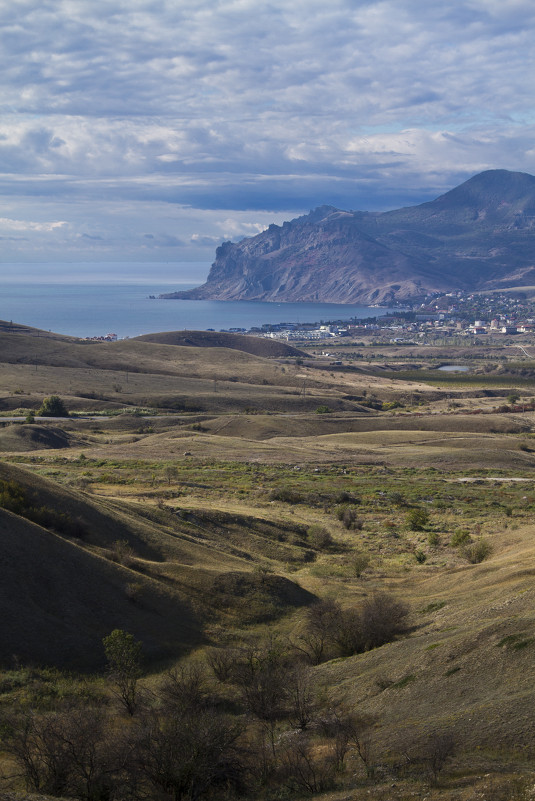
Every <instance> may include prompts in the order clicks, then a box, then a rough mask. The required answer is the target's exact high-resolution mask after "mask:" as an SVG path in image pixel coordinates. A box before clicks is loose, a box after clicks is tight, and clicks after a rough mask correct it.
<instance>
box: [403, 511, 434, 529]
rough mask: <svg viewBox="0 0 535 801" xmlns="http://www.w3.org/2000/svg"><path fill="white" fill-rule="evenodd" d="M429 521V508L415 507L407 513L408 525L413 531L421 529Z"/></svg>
mask: <svg viewBox="0 0 535 801" xmlns="http://www.w3.org/2000/svg"><path fill="white" fill-rule="evenodd" d="M428 523H429V512H428V511H427V509H420V507H415V508H414V509H411V510H410V512H409V513H408V515H407V526H408V527H409V528H410V530H411V531H421V530H422V529H423V528H424V527H425V526H426V525H427V524H428Z"/></svg>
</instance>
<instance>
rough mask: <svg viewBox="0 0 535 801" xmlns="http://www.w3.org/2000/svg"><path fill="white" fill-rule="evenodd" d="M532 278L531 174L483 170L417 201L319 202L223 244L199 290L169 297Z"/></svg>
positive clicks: (404, 294)
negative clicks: (375, 208)
mask: <svg viewBox="0 0 535 801" xmlns="http://www.w3.org/2000/svg"><path fill="white" fill-rule="evenodd" d="M534 282H535V177H534V176H532V175H528V174H527V173H521V172H509V171H508V170H487V171H485V172H482V173H479V174H478V175H475V176H473V177H472V178H470V179H469V180H468V181H465V182H464V183H463V184H461V185H460V186H458V187H456V188H455V189H452V190H450V191H449V192H446V193H445V194H444V195H441V196H440V197H438V198H436V199H435V200H432V201H430V202H428V203H423V204H421V205H419V206H411V207H408V208H404V209H398V210H395V211H389V212H383V213H377V212H374V213H371V212H350V211H343V210H341V209H337V208H335V207H334V206H319V207H318V208H316V209H314V210H313V211H311V212H310V213H309V214H307V215H305V216H303V217H299V218H297V219H295V220H292V221H290V222H285V223H284V224H283V225H282V226H275V225H272V226H269V228H268V229H267V230H266V231H264V232H262V233H261V234H257V235H256V236H254V237H250V238H247V239H243V240H242V241H241V242H239V243H237V244H233V243H231V242H228V243H225V245H224V247H220V248H218V250H217V253H216V260H215V262H214V264H213V265H212V269H211V271H210V275H209V276H208V280H207V282H206V284H205V285H204V286H202V287H198V288H197V289H194V290H190V291H189V292H177V293H173V294H172V295H168V296H167V297H179V298H191V299H215V300H262V301H277V302H281V301H282V302H288V301H293V302H299V301H306V302H311V301H312V302H314V301H316V302H330V303H365V304H370V303H391V302H393V301H396V300H399V301H405V300H415V299H417V298H421V297H422V296H423V295H426V294H428V293H433V292H439V291H450V290H455V289H461V290H462V289H464V290H469V291H474V290H475V291H477V290H485V289H491V288H497V287H503V286H522V285H527V284H528V283H534Z"/></svg>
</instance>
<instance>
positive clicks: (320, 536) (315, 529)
mask: <svg viewBox="0 0 535 801" xmlns="http://www.w3.org/2000/svg"><path fill="white" fill-rule="evenodd" d="M307 539H308V541H309V543H310V544H311V545H312V547H313V548H317V549H318V550H320V551H321V550H322V549H323V548H328V547H329V545H332V544H333V538H332V535H331V532H330V531H328V529H326V528H324V527H323V526H311V527H310V528H309V529H308V531H307Z"/></svg>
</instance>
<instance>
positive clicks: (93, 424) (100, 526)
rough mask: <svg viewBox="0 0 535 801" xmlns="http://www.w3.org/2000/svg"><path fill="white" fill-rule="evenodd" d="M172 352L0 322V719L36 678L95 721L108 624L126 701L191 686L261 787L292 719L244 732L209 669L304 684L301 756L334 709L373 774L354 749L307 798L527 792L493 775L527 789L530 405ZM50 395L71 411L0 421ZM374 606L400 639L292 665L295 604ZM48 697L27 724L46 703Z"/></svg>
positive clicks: (225, 689) (163, 342)
mask: <svg viewBox="0 0 535 801" xmlns="http://www.w3.org/2000/svg"><path fill="white" fill-rule="evenodd" d="M230 336H231V335H229V337H230ZM186 338H188V339H191V342H190V344H184V341H183V340H182V341H181V337H178V336H177V337H176V339H175V336H174V335H168V334H163V335H155V337H151V338H146V337H145V338H142V339H141V340H129V341H124V342H118V343H85V342H81V341H79V340H74V339H70V338H57V339H56V338H54V337H53V336H51V337H45V336H43V337H41V336H37V335H36V332H24V331H21V330H19V329H17V330H16V331H12V330H6V331H5V332H4V333H2V331H0V344H2V345H3V347H2V354H3V356H2V359H3V361H2V362H1V363H0V373H1V375H2V379H3V381H2V386H3V388H4V389H3V391H2V392H1V393H0V412H1V413H0V450H1V454H2V460H1V461H0V560H1V563H2V565H3V572H2V576H3V580H2V582H1V583H0V610H1V612H2V625H1V626H0V713H3V712H4V711H6V713H7V712H9V714H11V713H13V712H14V711H16V710H17V709H18V710H19V711H20V709H23V708H26V707H25V706H24V705H25V704H26V703H27V701H25V700H24V699H25V697H26V698H31V699H34V698H36V697H38V696H36V695H35V693H36V692H37V691H36V689H35V687H36V683H37V684H38V683H39V682H40V681H41V682H42V681H45V679H44V678H43V676H44V675H45V674H44V673H42V671H46V670H47V669H49V668H57V669H60V670H65V669H68V670H72V671H75V672H76V673H77V672H79V673H80V674H84V675H85V677H86V682H87V681H89V682H90V683H91V682H93V683H92V684H91V687H92V690H91V692H94V693H97V694H98V693H102V692H104V700H102V699H101V701H99V703H101V704H102V705H103V707H105V706H106V704H110V703H111V701H110V697H111V696H110V695H109V692H108V690H105V691H103V690H102V681H103V680H102V678H99V679H96V678H87V677H88V675H89V674H91V673H92V672H95V671H96V672H97V673H98V674H99V675H100V676H102V671H103V668H104V664H105V660H104V652H103V647H102V638H103V637H105V636H106V635H108V634H109V633H110V632H111V631H112V630H113V629H116V628H119V629H123V630H124V631H127V632H130V633H132V635H133V636H134V637H135V639H136V640H138V641H140V642H141V643H142V648H143V654H144V662H143V668H144V675H143V678H142V680H141V684H142V686H143V688H144V689H145V691H146V692H147V693H153V692H156V690H155V688H157V687H158V686H159V682H160V681H161V680H162V676H165V671H166V669H168V668H176V669H178V670H190V669H191V670H193V669H195V670H197V669H200V670H201V671H202V672H203V676H204V678H203V682H204V683H205V684H206V687H207V688H208V690H209V695H210V698H212V699H216V706H217V708H218V709H219V711H221V709H224V710H226V712H225V714H227V713H228V714H229V715H230V716H231V718H232V720H234V721H235V722H236V723H238V722H239V724H240V726H241V725H243V726H244V727H245V731H246V734H244V738H245V740H246V742H244V745H246V746H247V748H246V749H245V750H247V749H252V751H251V753H252V752H253V751H254V748H256V747H257V744H258V738H259V737H260V734H259V732H262V731H263V732H264V733H265V732H269V731H272V735H273V738H274V739H273V743H274V745H273V749H274V752H275V756H276V761H277V760H281V762H280V763H279V762H278V763H277V764H278V765H279V767H278V768H277V770H281V769H282V768H281V767H280V765H282V764H286V763H285V762H284V760H286V759H287V758H288V759H289V757H287V755H286V756H284V754H286V751H285V750H284V748H283V746H285V744H286V745H287V744H289V743H291V742H293V738H295V737H296V736H297V735H296V733H295V732H296V726H295V725H294V724H292V723H291V719H290V718H289V717H284V715H282V716H281V717H279V718H273V719H272V720H271V719H270V720H264V721H263V722H262V721H260V719H258V718H256V717H255V716H254V714H253V713H251V712H250V710H249V708H248V707H247V706H246V705H245V706H244V703H245V702H244V701H243V697H242V695H241V694H240V693H241V691H240V690H239V685H238V684H233V683H232V681H230V680H228V681H224V682H218V681H217V680H216V677H215V674H214V673H213V671H211V670H210V669H209V667H208V665H209V660H210V658H211V657H213V655H214V653H216V654H218V655H220V658H221V659H222V660H223V662H224V660H225V658H227V657H228V655H229V654H230V664H232V663H236V664H241V662H240V660H242V659H243V658H245V657H244V655H249V656H248V657H247V658H249V660H250V663H249V664H250V665H258V664H263V662H262V660H265V659H268V662H269V660H270V659H271V660H275V657H276V658H279V656H280V654H283V655H284V658H285V659H287V660H288V659H289V660H290V661H291V662H292V663H296V664H299V665H301V666H302V667H306V668H307V670H308V671H309V673H308V674H307V675H309V676H310V682H311V685H310V686H311V688H312V689H311V692H312V693H313V696H314V699H315V701H314V703H315V704H316V707H315V709H316V712H315V713H314V714H315V715H316V717H315V718H314V720H315V721H316V722H315V723H314V724H311V725H310V726H309V727H308V728H306V729H305V732H304V735H306V737H310V738H311V739H310V743H312V746H311V748H312V750H311V751H310V753H309V756H310V758H311V759H312V758H313V760H316V761H317V762H314V764H318V765H324V763H323V762H322V761H321V760H322V759H323V757H322V755H326V754H331V749H332V748H334V742H335V741H334V740H333V738H332V736H331V734H332V732H331V734H329V733H328V732H327V733H326V729H325V726H327V724H326V723H325V720H327V718H329V715H330V714H331V712H332V710H333V709H335V708H336V709H342V708H344V709H346V710H347V709H349V710H352V711H353V712H355V711H358V712H359V714H362V715H366V716H368V718H369V720H370V721H371V724H370V726H369V727H368V728H367V729H366V732H367V733H366V737H367V738H368V739H369V743H370V748H372V749H373V754H374V756H373V762H374V766H375V767H374V773H373V776H371V775H369V776H366V771H364V769H363V765H362V763H361V762H359V758H358V754H357V752H356V751H355V748H354V747H351V748H350V752H349V756H348V762H347V764H346V765H345V768H344V770H342V769H341V768H340V771H339V773H337V774H336V777H335V779H334V780H333V784H332V785H331V786H330V787H329V788H323V789H318V788H319V785H318V787H316V789H315V790H314V791H313V792H312V791H309V795H315V796H317V797H318V798H321V799H322V801H346V800H347V799H349V798H353V797H354V796H355V793H357V796H355V797H359V794H360V795H362V794H366V797H370V798H371V799H377V801H379V799H381V800H382V801H386V799H389V801H390V799H392V801H395V800H396V799H398V801H406V799H408V798H412V797H413V796H415V794H418V793H423V794H424V795H427V797H428V798H429V799H435V798H437V799H438V798H447V799H451V801H470V800H471V799H475V798H477V797H484V798H488V799H490V800H491V801H499V799H500V798H501V799H502V801H505V799H508V798H516V797H517V798H518V799H524V798H527V797H528V796H525V795H524V796H522V795H518V794H517V796H515V795H513V790H512V789H511V787H513V784H511V782H513V781H516V782H519V781H521V780H522V781H523V778H524V776H531V773H530V771H531V762H530V760H531V754H532V753H533V749H535V736H534V734H533V732H534V731H535V727H534V726H533V719H532V718H533V713H532V711H531V706H532V705H531V703H530V702H531V692H532V690H531V688H532V684H533V675H532V674H533V670H532V661H533V653H534V650H533V649H534V648H535V617H534V615H533V612H532V607H533V603H532V601H533V597H532V596H533V589H532V585H533V575H534V574H535V547H534V546H533V533H534V528H533V504H534V503H535V489H534V482H535V472H534V467H535V441H534V439H533V435H534V430H535V412H534V411H533V410H532V409H531V404H530V403H529V402H526V403H524V405H523V406H512V405H510V404H507V403H506V397H507V393H508V390H507V389H504V388H503V387H501V386H499V387H498V386H496V387H494V388H492V387H490V388H489V387H485V388H484V389H483V390H479V389H477V388H474V386H473V384H472V383H470V382H468V381H467V382H466V383H465V384H463V382H462V377H457V379H456V380H457V383H456V384H455V385H454V386H452V385H451V384H449V385H447V386H445V387H437V386H434V385H429V384H426V383H424V382H423V381H419V380H418V381H416V380H415V381H412V382H405V381H403V380H397V379H395V378H393V377H392V376H391V375H390V374H389V375H388V376H386V377H385V376H382V375H380V374H379V372H378V371H377V372H376V373H375V374H371V372H373V371H375V370H376V367H377V365H376V363H374V362H373V352H374V351H373V346H370V352H369V354H368V355H369V357H370V358H369V361H370V372H366V369H367V368H365V369H364V370H363V371H360V372H357V371H356V370H353V369H345V368H342V369H341V370H337V371H336V372H333V371H331V370H330V369H329V366H328V365H323V366H321V365H320V364H319V363H318V362H316V365H315V366H309V363H308V362H306V363H303V364H301V363H298V362H297V361H296V358H295V356H294V355H292V354H288V353H287V352H285V353H284V354H283V355H277V356H275V355H273V354H271V355H268V354H267V352H265V351H263V352H262V353H261V354H259V353H251V352H246V351H244V350H242V349H241V347H242V343H238V345H239V347H229V342H227V338H226V337H225V338H224V340H221V342H220V343H219V345H218V346H214V345H215V343H214V338H213V337H208V338H205V337H203V336H199V337H197V336H194V335H193V334H190V332H188V333H187V336H186ZM153 339H154V340H155V341H152V340H153ZM156 340H157V341H156ZM175 343H180V344H175ZM199 343H201V344H199ZM361 350H362V348H361ZM464 357H465V359H466V358H467V357H466V353H465V354H464ZM298 358H299V361H301V358H300V357H298ZM402 358H404V354H400V359H402ZM474 358H475V357H474ZM515 358H517V357H515ZM359 364H360V363H359ZM361 366H362V365H361ZM394 366H395V365H394ZM350 367H351V365H350ZM392 372H395V370H393V371H392ZM413 372H414V375H415V376H418V375H420V374H421V372H422V371H420V372H418V371H416V370H415V371H413ZM486 377H487V378H488V380H489V381H491V380H492V374H486ZM513 388H514V384H513ZM530 391H531V390H530ZM53 393H54V394H56V393H57V394H59V395H60V396H61V397H62V398H63V399H64V400H65V402H66V404H67V406H68V408H70V409H71V410H80V411H81V410H83V411H84V415H83V417H80V418H77V417H76V416H71V417H69V418H67V419H62V420H61V421H59V420H57V421H47V420H42V419H40V418H36V422H35V423H31V424H28V423H25V422H24V420H23V419H22V420H20V421H16V422H13V421H12V420H11V419H10V418H11V416H12V412H13V411H17V410H18V411H20V412H21V415H22V418H24V415H25V413H26V410H27V409H28V408H37V407H38V405H40V403H41V402H42V399H43V397H44V396H45V395H48V394H53ZM504 396H505V397H504ZM529 399H530V396H528V398H527V401H529ZM2 416H3V417H4V422H3V423H2ZM416 512H421V513H423V516H422V518H421V519H420V522H418V521H417V517H416V518H415V517H414V513H416ZM415 520H416V522H415ZM385 592H386V593H389V594H391V595H392V596H394V597H395V598H396V599H400V600H401V601H403V603H404V604H406V605H407V607H408V609H409V614H408V617H407V621H406V623H407V625H406V628H405V630H404V631H401V632H398V634H397V635H396V636H394V637H393V639H392V641H391V642H389V643H386V644H383V645H381V646H380V647H377V648H374V649H372V650H369V651H363V652H361V653H351V654H349V653H348V652H347V649H346V650H345V651H344V649H343V648H342V647H341V646H340V645H339V644H338V645H336V646H335V644H334V640H332V641H329V642H330V646H329V648H327V650H326V652H325V657H324V658H322V659H319V660H318V661H319V664H308V662H307V660H306V659H305V658H304V656H303V654H304V651H303V650H299V647H298V646H299V644H301V645H302V643H303V642H304V641H303V639H302V638H303V632H306V631H307V628H306V627H307V625H308V622H307V621H310V619H311V618H310V615H311V614H314V613H313V612H311V610H314V609H315V608H316V607H315V606H314V605H315V604H316V603H317V602H318V601H323V602H327V604H328V603H331V602H334V603H335V604H339V605H340V609H342V611H344V613H347V614H356V613H355V612H354V610H359V609H361V608H363V605H365V604H366V602H368V601H370V600H371V599H373V598H375V597H376V596H377V594H380V593H385ZM332 626H333V627H334V628H333V630H334V629H335V628H336V627H335V625H334V623H333V624H332ZM266 649H267V650H266ZM329 649H330V650H329ZM305 650H306V649H305ZM266 654H268V655H269V658H268V656H266ZM251 660H252V661H251ZM255 660H256V661H255ZM308 661H310V660H308ZM285 665H286V668H287V663H285ZM199 666H200V667H199ZM286 668H285V669H286ZM228 669H229V670H230V672H232V670H231V668H228ZM40 671H41V672H40ZM289 675H290V674H288V675H285V676H283V677H282V678H281V677H280V676H279V679H278V681H279V683H282V684H283V685H286V684H288V686H290V684H291V682H290V678H289ZM71 680H72V681H74V682H75V683H76V682H77V681H78V679H76V678H74V679H71ZM46 681H49V679H46ZM54 681H56V679H54ZM62 681H63V679H62ZM99 682H100V683H99ZM203 686H204V684H203ZM76 687H77V688H78V689H76V691H74V690H73V692H75V695H76V697H78V694H81V695H83V694H84V693H85V692H87V691H86V690H83V689H80V688H83V687H86V688H87V684H84V683H83V682H82V683H80V685H76ZM208 690H207V692H208ZM54 692H55V693H56V695H55V696H53V697H52V696H51V700H50V699H49V700H47V701H46V704H48V706H46V704H45V701H43V700H42V699H41V701H40V702H39V703H41V704H42V705H43V704H44V706H41V707H40V708H39V714H45V713H47V710H48V712H51V711H54V710H57V709H60V707H61V709H63V707H62V706H61V704H60V701H59V700H58V698H60V696H61V691H60V690H59V689H57V688H56V690H55V691H54ZM25 693H26V696H25ZM99 697H100V696H99ZM47 698H48V696H47ZM32 703H33V701H32ZM61 703H63V701H61ZM206 703H208V702H206ZM210 703H211V702H210ZM248 710H249V711H248ZM329 710H330V711H329ZM214 714H215V713H214ZM218 714H219V713H218ZM281 714H282V713H281ZM285 714H286V713H285ZM114 715H115V720H116V724H114V725H117V726H120V725H122V722H121V721H122V719H121V715H120V713H115V712H114ZM322 720H323V723H321V721H322ZM131 723H132V722H130V723H127V724H125V725H126V727H127V728H128V727H129V726H130V725H131ZM331 723H332V721H331ZM322 726H323V727H324V728H322ZM270 727H272V728H270ZM327 728H328V727H327ZM292 732H293V733H292ZM444 732H446V733H447V734H448V735H451V737H452V738H454V740H455V743H456V756H455V757H451V758H450V760H449V762H448V763H447V764H448V767H446V768H445V769H444V773H443V776H444V777H445V778H444V779H441V780H440V787H433V786H431V785H430V784H429V772H427V773H425V771H426V770H427V768H424V767H422V765H424V764H428V763H425V760H423V757H422V754H423V753H424V752H425V749H426V747H427V746H428V744H429V743H430V742H432V741H433V738H434V737H435V735H437V733H438V734H440V733H444ZM270 736H271V735H270ZM268 739H269V738H268ZM273 749H272V750H273ZM254 753H256V752H254ZM307 753H308V752H307ZM255 759H256V757H255ZM422 760H423V761H422ZM258 761H259V762H260V761H261V760H260V757H258ZM0 762H1V764H2V766H3V770H4V774H5V775H10V771H11V773H13V770H12V765H11V763H10V762H9V758H8V757H7V756H5V755H4V756H3V755H2V754H1V753H0ZM8 766H10V768H9V770H8ZM277 775H279V774H277ZM489 777H490V778H489ZM272 780H273V781H274V779H270V781H272ZM266 781H267V780H266ZM277 781H278V779H277ZM494 781H496V782H498V783H497V784H495V786H494V788H493V782H494ZM17 782H18V780H17V781H15V782H14V784H13V786H12V787H11V788H10V787H8V785H7V784H6V789H9V790H10V791H11V790H12V791H13V792H15V791H17V793H18V792H20V791H21V789H22V784H21V783H20V782H18V783H17ZM422 782H423V783H422ZM507 782H509V784H507ZM500 783H503V787H504V788H505V789H504V790H503V793H502V796H500V795H499V792H502V790H501V789H500V787H501V784H500ZM393 784H395V785H396V786H395V787H392V785H393ZM518 786H520V785H518ZM281 788H282V789H281ZM284 788H285V789H284ZM1 792H2V791H1V790H0V793H1ZM270 792H273V793H275V792H276V793H279V794H280V793H286V796H287V797H294V796H295V797H297V796H298V795H299V793H298V792H297V791H296V790H295V788H294V789H291V788H288V787H287V786H286V785H285V784H284V782H283V784H282V785H276V786H275V785H274V784H269V782H268V783H267V784H266V785H265V789H264V790H259V789H258V788H257V789H256V790H255V791H254V793H253V792H252V790H250V789H249V790H248V791H247V793H249V795H247V794H246V796H245V797H249V798H255V799H256V798H266V799H267V797H269V793H270ZM303 792H304V791H303ZM515 792H516V790H515ZM518 792H520V790H519V791H518ZM522 792H524V790H522ZM478 793H479V795H478ZM492 793H494V795H493V794H492Z"/></svg>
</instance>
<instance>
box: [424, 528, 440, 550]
mask: <svg viewBox="0 0 535 801" xmlns="http://www.w3.org/2000/svg"><path fill="white" fill-rule="evenodd" d="M427 542H428V543H429V545H431V547H435V546H437V545H440V537H439V536H438V533H437V532H436V531H430V532H429V535H428V537H427Z"/></svg>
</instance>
